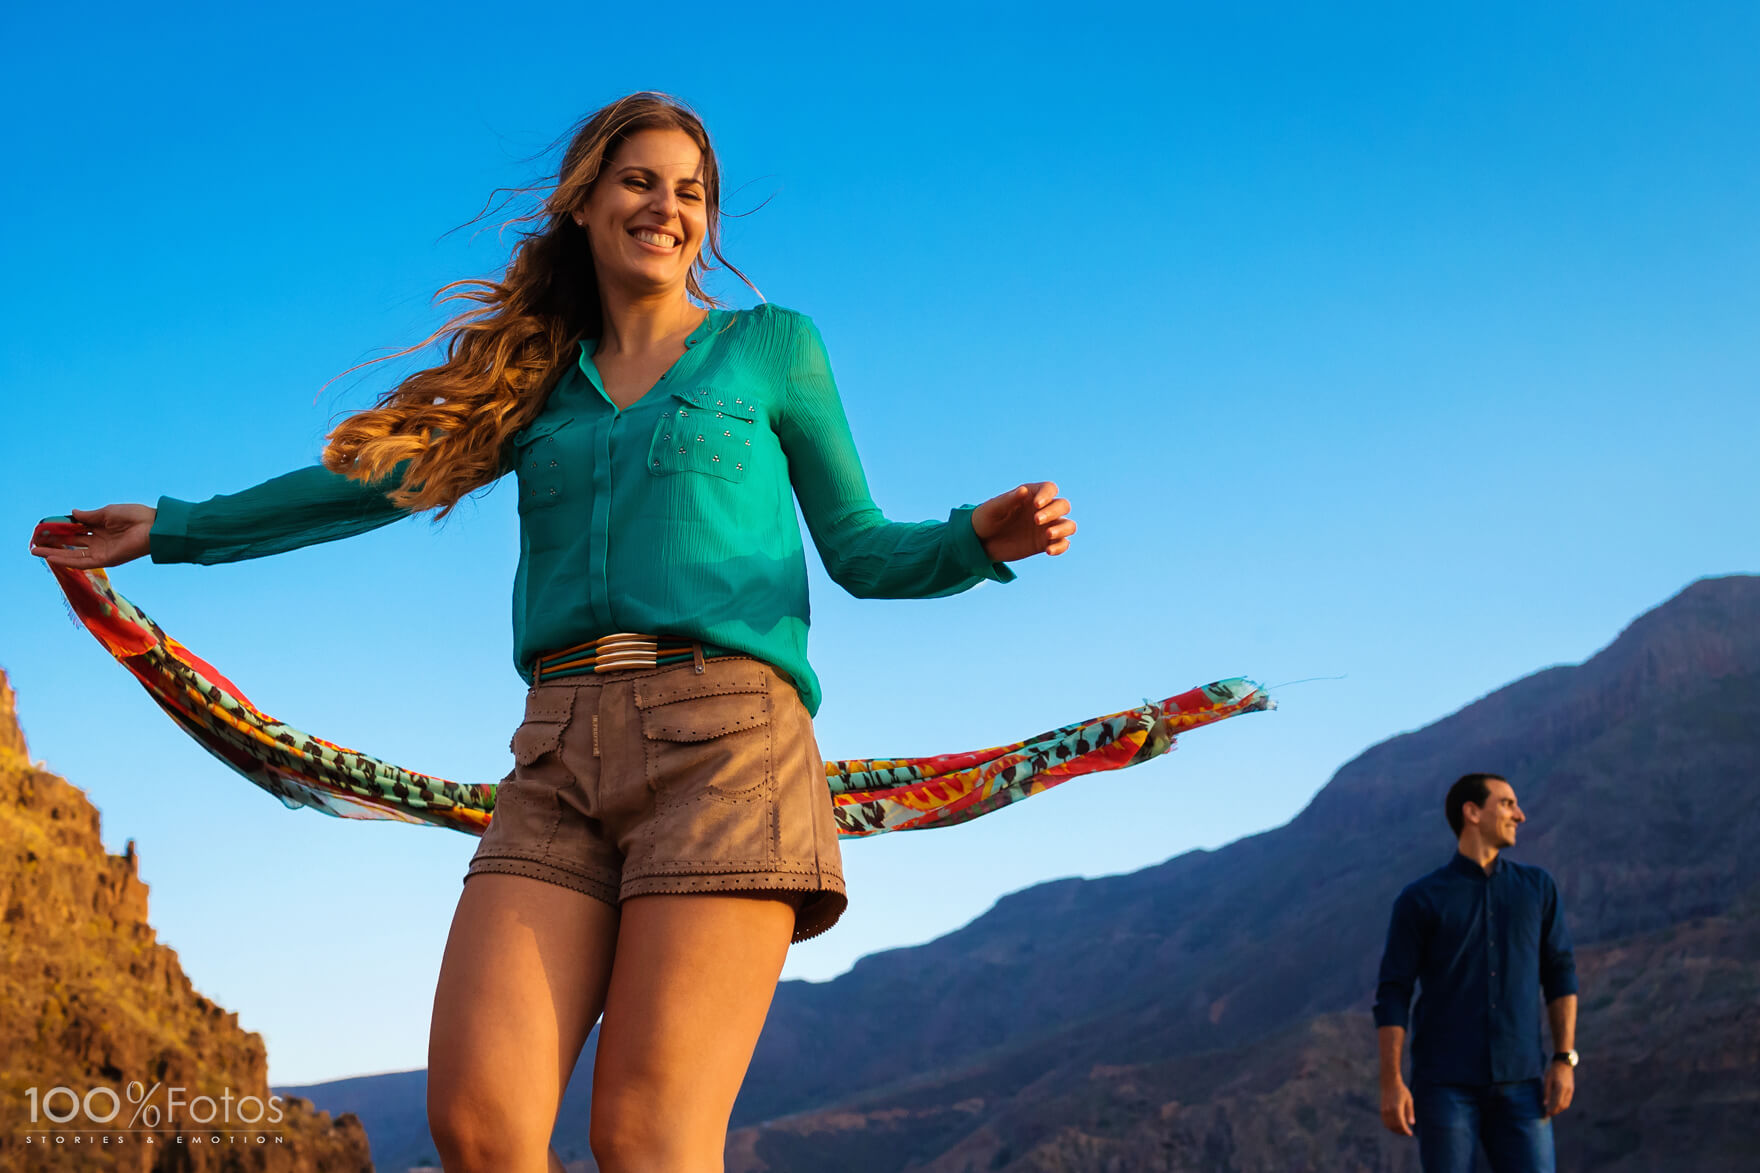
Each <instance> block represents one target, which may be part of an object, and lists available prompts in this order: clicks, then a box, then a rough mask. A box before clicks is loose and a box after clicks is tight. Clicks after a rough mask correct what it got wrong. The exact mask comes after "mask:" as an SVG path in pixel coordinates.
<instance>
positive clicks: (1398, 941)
mask: <svg viewBox="0 0 1760 1173" xmlns="http://www.w3.org/2000/svg"><path fill="white" fill-rule="evenodd" d="M1413 983H1419V984H1421V986H1422V990H1421V992H1420V993H1419V996H1418V1009H1417V1014H1416V1016H1415V1017H1416V1019H1417V1022H1416V1025H1415V1027H1414V1026H1412V1024H1411V1023H1410V1017H1411V1015H1410V1007H1411V1001H1412V986H1413ZM1576 992H1577V966H1576V960H1575V959H1574V958H1573V957H1572V956H1571V941H1570V935H1569V934H1568V933H1566V931H1565V927H1564V913H1563V912H1562V910H1560V908H1559V906H1558V886H1557V885H1556V884H1554V883H1553V882H1552V877H1551V876H1550V875H1549V874H1547V872H1546V870H1545V869H1544V868H1537V867H1529V866H1527V865H1525V864H1519V863H1512V862H1511V861H1509V860H1507V859H1504V858H1503V856H1501V855H1499V856H1498V857H1497V858H1496V859H1495V860H1494V861H1492V864H1491V871H1490V872H1489V873H1487V872H1486V871H1485V869H1484V868H1482V867H1480V866H1479V865H1478V864H1477V863H1474V862H1473V861H1472V860H1470V859H1468V858H1467V857H1466V856H1464V855H1462V854H1461V853H1460V852H1458V851H1457V852H1455V856H1454V858H1453V859H1451V860H1449V861H1448V864H1447V865H1446V866H1445V867H1439V868H1437V869H1436V870H1435V871H1433V872H1431V873H1430V874H1429V875H1427V876H1425V877H1423V878H1422V879H1419V880H1415V881H1413V882H1412V883H1410V884H1408V885H1406V888H1405V891H1403V892H1401V893H1400V894H1399V898H1398V899H1397V900H1395V901H1394V902H1393V919H1392V922H1391V923H1390V924H1389V925H1388V926H1387V948H1386V950H1385V951H1384V952H1383V953H1382V955H1381V977H1380V984H1379V986H1377V988H1376V992H1375V1025H1376V1026H1377V1027H1382V1026H1403V1027H1408V1028H1409V1029H1410V1030H1411V1050H1412V1082H1413V1083H1419V1082H1425V1083H1448V1084H1487V1083H1504V1082H1506V1081H1509V1080H1518V1079H1536V1078H1538V1077H1539V1076H1540V1075H1542V1074H1543V1073H1544V1072H1545V1070H1546V1062H1547V1050H1546V1047H1545V1044H1544V1043H1543V1042H1542V1041H1541V1035H1540V1030H1541V1021H1540V1020H1541V1018H1542V1017H1543V1016H1542V1014H1541V1011H1540V995H1541V994H1542V993H1544V994H1545V996H1546V1001H1548V1002H1551V1001H1553V1000H1554V999H1557V998H1562V997H1564V996H1565V995H1567V994H1574V993H1576Z"/></svg>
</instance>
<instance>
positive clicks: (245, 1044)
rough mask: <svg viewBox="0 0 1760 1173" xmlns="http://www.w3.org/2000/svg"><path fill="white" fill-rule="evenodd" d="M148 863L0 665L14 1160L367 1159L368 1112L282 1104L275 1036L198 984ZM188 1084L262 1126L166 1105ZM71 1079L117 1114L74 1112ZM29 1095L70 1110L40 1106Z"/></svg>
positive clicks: (299, 1163) (200, 1162) (4, 983)
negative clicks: (143, 865) (52, 769)
mask: <svg viewBox="0 0 1760 1173" xmlns="http://www.w3.org/2000/svg"><path fill="white" fill-rule="evenodd" d="M138 863H139V857H138V856H137V855H136V853H135V845H134V841H133V840H132V839H131V840H129V841H128V846H127V848H126V849H125V850H124V852H123V854H122V855H110V854H109V853H107V852H106V851H105V850H104V846H103V842H102V840H101V838H100V837H99V833H98V812H97V810H96V808H94V807H93V806H92V804H91V803H90V801H88V800H87V798H86V796H85V794H84V793H83V792H81V791H80V790H79V789H78V788H76V787H74V786H72V785H70V784H69V783H68V782H67V781H66V780H65V779H63V778H60V777H57V776H56V775H54V774H51V773H49V772H48V771H47V770H44V769H42V768H40V767H39V766H37V765H36V764H34V763H33V762H32V761H31V758H30V753H29V751H28V749H27V747H26V744H25V738H24V733H23V731H22V730H21V729H20V728H19V724H18V719H17V713H16V705H15V697H14V694H13V691H12V686H11V684H10V682H9V681H8V680H7V679H6V676H5V673H4V672H0V1007H4V1013H3V1014H0V1170H6V1171H10V1170H20V1171H23V1170H30V1171H31V1173H37V1171H39V1170H45V1171H46V1170H79V1171H80V1173H87V1171H93V1170H119V1171H124V1170H125V1171H128V1173H148V1171H152V1173H158V1171H161V1170H163V1171H166V1173H169V1171H171V1170H177V1171H178V1173H213V1171H226V1173H234V1171H236V1173H245V1171H247V1170H248V1171H251V1173H371V1170H372V1168H373V1165H372V1162H371V1160H370V1158H369V1153H368V1146H367V1138H366V1133H365V1131H364V1130H363V1129H362V1127H361V1124H360V1121H359V1120H357V1119H355V1118H354V1117H352V1116H341V1117H338V1118H336V1119H334V1120H333V1119H331V1117H330V1115H329V1113H328V1112H324V1111H319V1110H317V1109H315V1108H314V1107H313V1106H312V1105H311V1104H310V1103H309V1102H308V1101H305V1100H291V1099H290V1100H286V1101H285V1102H283V1103H282V1104H280V1105H272V1104H270V1102H269V1098H268V1097H269V1096H270V1094H271V1093H270V1089H269V1087H268V1060H267V1056H266V1055H265V1053H264V1049H263V1040H262V1037H261V1036H259V1035H257V1034H254V1033H251V1032H249V1031H245V1030H241V1029H240V1028H239V1025H238V1015H237V1014H234V1013H231V1012H228V1011H226V1010H224V1009H222V1008H221V1007H219V1006H217V1005H215V1004H214V1003H213V1002H211V1001H209V1000H208V999H207V998H204V997H203V996H202V995H201V994H199V993H197V992H196V991H195V989H194V988H193V987H192V986H191V985H190V981H189V978H188V977H186V976H185V975H184V973H183V969H182V967H181V966H180V965H179V964H178V961H177V954H176V953H174V952H173V951H172V950H170V949H168V948H166V947H165V946H164V945H161V944H159V943H158V941H157V940H156V939H155V934H154V931H153V928H152V926H151V925H150V924H148V923H147V886H146V885H145V884H143V883H142V882H141V880H140V875H139V869H138ZM133 1081H139V1083H138V1085H137V1086H136V1089H135V1090H136V1091H137V1093H139V1096H138V1099H137V1098H135V1097H130V1095H129V1091H130V1088H129V1085H130V1083H131V1082H133ZM155 1086H157V1087H158V1088H159V1089H160V1090H159V1091H158V1092H157V1093H156V1094H151V1095H149V1094H147V1093H148V1091H149V1089H152V1088H154V1087H155ZM56 1088H63V1089H68V1092H64V1093H61V1094H60V1095H54V1094H52V1093H51V1089H56ZM178 1088H181V1089H185V1091H184V1092H183V1093H182V1095H183V1098H184V1099H186V1100H188V1099H192V1098H194V1097H198V1096H202V1095H211V1096H213V1097H214V1098H215V1099H216V1100H218V1099H219V1097H221V1096H222V1095H223V1094H224V1093H225V1091H226V1090H227V1089H230V1090H231V1093H232V1097H233V1098H232V1099H231V1101H230V1102H229V1103H228V1104H227V1106H226V1107H225V1108H224V1109H220V1108H218V1107H216V1111H217V1112H218V1113H221V1114H219V1115H216V1116H214V1117H210V1122H211V1123H212V1124H214V1125H216V1126H218V1125H222V1124H225V1123H227V1122H229V1121H230V1122H231V1123H232V1124H233V1126H234V1127H238V1126H241V1125H244V1124H246V1123H247V1122H249V1121H250V1120H251V1119H252V1117H254V1118H255V1120H256V1122H258V1123H259V1124H260V1127H258V1128H254V1129H249V1130H247V1131H246V1132H233V1133H227V1134H225V1135H221V1134H219V1133H217V1132H215V1131H214V1130H213V1129H212V1128H204V1127H201V1126H200V1125H199V1124H198V1123H197V1120H198V1119H199V1118H200V1115H199V1114H205V1111H206V1110H205V1108H201V1107H197V1108H196V1109H195V1111H194V1112H193V1113H192V1112H191V1111H190V1109H188V1108H184V1109H180V1110H173V1109H172V1108H171V1107H170V1104H169V1098H170V1096H171V1095H172V1091H173V1089H178ZM32 1089H35V1092H34V1096H35V1099H34V1100H33V1090H32ZM100 1089H109V1091H108V1093H106V1092H104V1091H102V1090H100ZM68 1093H71V1095H70V1094H68ZM73 1095H77V1096H80V1097H84V1103H85V1105H86V1107H87V1108H89V1110H90V1111H91V1112H92V1113H93V1115H95V1116H97V1117H101V1118H104V1119H108V1120H109V1123H110V1127H109V1128H107V1129H103V1130H102V1131H99V1130H97V1129H96V1126H95V1123H94V1121H93V1120H92V1119H90V1118H86V1117H83V1116H75V1117H74V1118H72V1119H67V1114H68V1113H69V1112H70V1111H73V1109H74V1105H73V1104H71V1103H70V1102H69V1101H70V1100H71V1099H72V1096H73ZM106 1095H108V1096H109V1098H108V1099H107V1098H106ZM246 1096H255V1097H257V1102H256V1103H255V1104H254V1105H247V1103H246V1102H244V1101H243V1100H242V1099H241V1097H246ZM112 1101H114V1102H112ZM33 1103H34V1104H35V1105H36V1107H37V1108H38V1110H39V1112H40V1113H42V1114H44V1115H47V1114H49V1113H53V1114H55V1115H58V1116H61V1117H62V1118H63V1119H64V1120H66V1123H65V1125H64V1126H63V1127H60V1128H55V1127H53V1123H52V1121H50V1120H47V1119H41V1118H40V1119H38V1120H37V1121H36V1122H34V1123H33V1121H32V1119H31V1112H32V1106H33ZM137 1108H140V1109H143V1110H146V1109H153V1108H156V1109H158V1112H159V1119H158V1125H157V1126H156V1127H147V1126H146V1124H147V1123H148V1121H150V1120H151V1119H152V1117H151V1114H150V1112H148V1111H143V1112H142V1115H141V1117H140V1118H139V1121H138V1123H136V1125H135V1127H134V1128H130V1127H129V1124H130V1123H131V1122H133V1121H135V1116H134V1113H135V1110H136V1109H137ZM113 1111H114V1112H116V1113H117V1115H115V1117H114V1118H111V1115H110V1114H111V1113H112V1112H113ZM234 1112H238V1113H240V1114H241V1115H239V1116H233V1115H231V1114H232V1113H234ZM277 1112H279V1113H281V1114H282V1116H281V1118H279V1119H277V1117H276V1115H275V1114H276V1113H277ZM179 1124H182V1125H183V1127H182V1128H181V1129H180V1128H179V1126H178V1125H179ZM51 1129H52V1131H51ZM82 1129H83V1130H86V1131H76V1130H82ZM259 1136H261V1137H263V1138H264V1139H263V1140H262V1141H257V1140H256V1138H257V1137H259Z"/></svg>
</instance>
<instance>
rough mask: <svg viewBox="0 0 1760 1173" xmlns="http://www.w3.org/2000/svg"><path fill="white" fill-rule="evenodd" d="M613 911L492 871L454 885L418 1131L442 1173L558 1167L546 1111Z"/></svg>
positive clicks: (570, 1057)
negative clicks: (424, 1124) (460, 887)
mask: <svg viewBox="0 0 1760 1173" xmlns="http://www.w3.org/2000/svg"><path fill="white" fill-rule="evenodd" d="M617 937H618V910H617V909H616V907H614V906H613V905H610V904H607V903H605V902H604V901H602V900H596V899H594V898H593V897H591V896H588V895H585V894H584V893H581V892H575V891H573V890H571V889H568V888H564V887H561V886H559V885H556V884H549V883H545V882H544V881H542V880H533V879H528V878H526V877H524V876H510V875H504V874H501V873H499V872H486V873H479V874H477V875H474V876H472V877H471V878H470V879H469V881H467V882H466V883H465V885H464V891H463V893H462V894H461V895H460V897H459V901H458V910H457V911H456V912H455V913H454V914H453V918H452V931H451V933H450V935H449V936H448V937H447V940H446V952H445V955H444V957H443V958H442V960H441V962H440V980H439V982H438V985H437V987H436V989H435V992H434V1020H433V1024H432V1026H431V1027H430V1029H429V1031H428V1129H429V1132H430V1133H432V1135H433V1138H434V1144H435V1147H436V1148H437V1149H438V1151H439V1154H440V1161H441V1164H442V1166H443V1167H444V1168H445V1170H446V1173H561V1169H562V1162H561V1161H560V1160H559V1159H558V1158H557V1156H556V1154H555V1153H554V1152H553V1151H551V1149H550V1134H551V1130H552V1129H553V1128H554V1126H555V1123H556V1110H557V1106H558V1104H559V1103H560V1102H561V1099H562V1092H563V1090H564V1089H565V1088H566V1087H567V1086H568V1080H569V1076H570V1075H571V1074H572V1073H573V1071H574V1065H575V1061H576V1060H577V1059H578V1058H580V1052H581V1047H582V1045H583V1044H585V1042H586V1039H587V1032H588V1031H590V1030H591V1029H592V1027H593V1023H594V1022H595V1021H596V1020H597V1019H598V1017H599V1013H600V1011H601V1010H602V1009H603V1008H604V1005H605V989H606V984H607V982H608V981H609V980H610V976H611V960H612V957H613V955H614V953H615V951H616V948H617Z"/></svg>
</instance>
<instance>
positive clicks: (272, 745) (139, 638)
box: [32, 517, 1277, 839]
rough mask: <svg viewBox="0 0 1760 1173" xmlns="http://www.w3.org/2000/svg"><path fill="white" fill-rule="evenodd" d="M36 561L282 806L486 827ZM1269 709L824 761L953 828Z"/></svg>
mask: <svg viewBox="0 0 1760 1173" xmlns="http://www.w3.org/2000/svg"><path fill="white" fill-rule="evenodd" d="M84 529H85V527H83V526H81V525H79V524H77V523H75V522H73V521H72V520H71V519H69V518H66V517H50V518H45V519H43V521H41V522H39V523H38V525H37V528H36V531H35V533H34V534H33V539H32V540H33V541H34V542H36V543H37V544H39V545H44V544H46V545H60V544H61V540H62V539H66V538H71V537H77V536H78V535H79V534H81V533H82V532H84ZM44 565H46V566H48V567H49V569H50V571H51V572H52V573H53V574H54V576H55V581H56V582H57V583H58V584H60V586H61V589H62V591H63V593H64V594H65V595H66V598H67V602H68V604H69V606H70V607H71V609H72V611H73V614H74V616H75V617H76V618H77V619H78V620H79V621H80V622H81V623H83V624H84V625H85V627H86V629H87V630H88V631H90V632H91V633H92V634H93V635H94V636H96V637H97V639H98V642H99V643H101V644H103V645H104V647H105V649H106V650H108V651H109V653H110V654H111V655H112V656H115V657H116V659H117V660H118V661H119V662H120V663H121V664H122V666H123V667H125V668H127V669H128V670H129V671H130V672H132V673H133V674H134V677H135V679H136V680H138V681H140V683H141V687H143V688H145V689H146V690H147V695H149V696H151V697H152V698H153V699H154V700H155V701H157V702H158V704H159V706H160V707H161V708H162V709H164V710H165V712H166V713H167V714H169V715H170V717H171V719H172V720H173V721H175V722H177V723H178V724H179V725H181V726H182V727H183V729H184V731H185V732H186V733H188V734H189V735H190V736H191V737H193V738H195V739H196V741H198V742H199V743H201V745H202V747H203V748H204V749H206V750H207V751H208V752H209V753H211V754H213V755H214V756H215V757H217V758H219V759H220V760H221V761H223V762H225V763H226V764H227V765H228V766H231V767H232V768H233V769H234V770H236V771H237V772H238V773H240V774H242V775H244V776H245V777H246V778H249V779H250V780H251V781H252V782H255V783H256V784H257V785H258V786H260V787H262V788H263V789H264V790H267V791H268V792H269V793H270V794H273V795H274V796H275V797H276V798H279V799H280V800H281V801H282V803H283V804H285V805H286V806H287V807H289V808H290V809H295V810H297V809H298V808H300V807H313V808H315V809H317V810H321V811H323V812H324V813H326V814H330V815H336V816H338V817H340V818H345V819H394V820H398V821H400V822H406V823H430V824H433V825H435V826H439V827H451V828H452V829H453V830H455V831H466V832H469V833H470V834H472V835H481V834H482V833H483V829H484V828H485V827H487V826H488V825H489V819H490V817H491V815H492V813H493V812H494V810H495V784H494V783H488V782H475V783H468V782H449V781H447V780H446V779H444V778H435V777H433V776H431V775H428V774H418V773H416V772H415V771H413V770H406V769H404V768H403V767H402V766H394V765H392V764H391V763H389V762H384V761H381V760H379V759H378V758H375V757H373V756H372V755H370V754H364V753H361V752H360V751H359V750H353V749H347V748H345V747H343V746H340V745H337V744H335V743H334V742H330V741H326V740H324V739H323V738H322V737H315V736H313V735H311V734H309V733H304V732H301V731H300V730H298V729H295V728H294V727H293V726H291V725H287V724H284V723H282V722H280V721H277V720H275V718H273V717H271V716H269V715H268V714H267V713H265V712H263V711H262V710H261V709H258V708H257V707H256V706H255V705H253V704H251V702H250V700H249V699H248V698H246V696H245V695H244V692H243V690H242V689H240V688H239V687H238V686H237V685H236V684H233V683H232V682H231V681H230V680H228V679H227V678H226V677H225V676H223V675H221V674H220V673H219V672H218V671H217V670H215V668H214V667H213V666H212V665H211V664H209V663H208V662H207V661H206V660H203V659H202V658H201V657H200V656H198V655H196V654H195V653H194V652H192V651H190V650H189V649H188V648H186V647H185V646H184V645H183V644H181V643H179V642H178V641H177V640H175V639H173V638H172V637H171V636H169V635H166V634H165V632H164V631H163V630H162V629H161V628H160V627H159V625H158V624H157V623H155V622H153V620H152V619H151V618H150V617H149V616H148V615H147V613H146V612H144V611H142V610H141V609H140V608H139V607H137V606H135V605H134V604H133V603H131V602H129V601H128V600H127V599H125V598H123V597H122V596H121V595H120V594H118V593H117V592H116V589H115V588H114V587H113V586H111V584H110V577H109V575H108V574H106V573H105V572H104V571H103V570H73V569H70V568H68V567H64V566H56V565H54V564H52V563H48V562H45V563H44ZM1276 707H1277V705H1276V702H1275V701H1273V700H1272V699H1271V697H1270V696H1268V695H1267V694H1266V691H1265V689H1264V688H1263V687H1262V686H1260V685H1258V684H1255V683H1254V682H1252V681H1250V680H1245V679H1241V678H1235V679H1232V680H1222V681H1218V682H1217V683H1215V684H1206V685H1204V686H1203V687H1201V688H1194V689H1191V690H1189V691H1187V692H1182V693H1180V694H1179V695H1177V696H1172V697H1169V698H1167V699H1166V700H1163V701H1145V702H1144V703H1143V704H1142V705H1141V706H1140V707H1138V708H1134V709H1125V710H1123V711H1122V712H1117V713H1109V714H1107V715H1106V716H1104V717H1095V718H1092V719H1091V720H1087V721H1078V722H1076V723H1075V724H1073V725H1065V726H1063V727H1062V728H1059V729H1052V730H1048V731H1047V732H1044V733H1041V734H1039V735H1038V736H1036V737H1029V738H1026V739H1025V740H1022V741H1017V742H1014V743H1013V744H1011V745H1000V746H995V747H992V748H990V749H981V750H973V751H971V752H969V753H956V754H941V755H939V756H936V757H923V758H885V759H873V760H857V761H841V762H826V763H825V777H826V781H827V782H828V783H829V785H830V790H831V801H832V804H833V808H834V812H835V815H836V819H837V830H838V836H839V837H840V838H845V839H851V838H857V837H860V836H864V835H876V834H879V833H880V832H882V831H909V830H919V829H922V828H926V827H950V826H952V825H954V824H955V823H963V822H965V821H966V820H967V819H975V818H977V817H978V816H979V815H984V814H989V813H990V812H991V811H994V810H998V809H1000V808H1002V807H1005V806H1008V805H1010V804H1011V803H1015V802H1019V801H1020V800H1021V799H1023V798H1030V797H1032V796H1033V795H1035V794H1039V793H1041V792H1043V791H1046V790H1049V789H1051V788H1052V787H1053V786H1056V785H1057V784H1058V783H1060V782H1062V781H1064V780H1066V779H1069V778H1074V777H1077V776H1079V775H1082V774H1092V773H1097V772H1099V771H1102V770H1117V769H1122V768H1123V767H1125V766H1134V765H1136V764H1137V763H1139V762H1146V761H1148V760H1149V759H1150V758H1153V757H1158V756H1159V755H1161V754H1164V753H1166V752H1167V751H1168V750H1170V749H1172V748H1173V743H1174V737H1175V736H1176V735H1177V734H1180V733H1183V732H1185V731H1186V730H1188V729H1196V728H1198V727H1199V726H1202V725H1210V724H1213V723H1215V722H1217V721H1221V720H1223V719H1225V718H1227V717H1232V716H1235V715H1236V714H1237V713H1252V712H1259V711H1262V710H1265V709H1273V708H1276Z"/></svg>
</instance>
